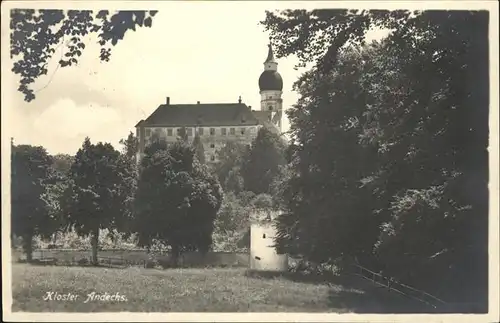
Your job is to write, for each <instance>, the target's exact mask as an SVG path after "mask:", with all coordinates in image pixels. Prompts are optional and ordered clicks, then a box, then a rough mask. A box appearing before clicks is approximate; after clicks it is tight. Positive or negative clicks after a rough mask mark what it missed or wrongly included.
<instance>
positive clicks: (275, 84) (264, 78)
mask: <svg viewBox="0 0 500 323" xmlns="http://www.w3.org/2000/svg"><path fill="white" fill-rule="evenodd" d="M259 88H260V90H261V91H266V90H274V91H281V90H283V79H282V78H281V75H280V73H278V72H276V71H271V70H268V71H264V72H262V74H261V75H260V77H259Z"/></svg>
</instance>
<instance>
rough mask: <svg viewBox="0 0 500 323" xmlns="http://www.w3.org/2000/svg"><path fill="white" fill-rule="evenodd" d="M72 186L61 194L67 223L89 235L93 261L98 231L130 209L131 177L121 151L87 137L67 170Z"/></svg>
mask: <svg viewBox="0 0 500 323" xmlns="http://www.w3.org/2000/svg"><path fill="white" fill-rule="evenodd" d="M70 178H71V184H72V185H71V186H70V187H69V188H68V190H67V191H66V193H65V196H64V197H63V205H64V206H63V207H64V209H65V213H66V214H67V215H68V222H69V224H70V225H71V226H72V227H73V228H74V229H75V231H76V232H77V234H78V235H80V236H90V237H91V245H92V263H93V264H94V265H96V264H97V263H98V258H97V251H98V248H99V246H98V244H99V232H100V230H101V229H109V230H110V231H109V232H112V231H111V230H113V229H115V228H119V227H120V226H121V224H122V222H123V221H124V220H125V219H126V216H127V215H128V213H129V208H128V207H127V206H128V205H129V204H130V203H128V202H127V201H128V199H129V198H130V197H129V191H128V189H127V188H128V183H127V182H126V180H128V179H129V178H130V173H129V170H128V168H127V165H126V164H125V163H124V162H123V159H122V158H120V153H119V152H118V151H116V150H115V149H114V148H113V147H112V146H111V145H110V144H107V143H106V144H103V143H97V144H92V143H91V142H90V139H89V138H86V139H85V141H84V143H83V145H82V147H81V148H80V149H79V150H78V152H77V153H76V156H75V161H74V163H73V165H72V166H71V170H70Z"/></svg>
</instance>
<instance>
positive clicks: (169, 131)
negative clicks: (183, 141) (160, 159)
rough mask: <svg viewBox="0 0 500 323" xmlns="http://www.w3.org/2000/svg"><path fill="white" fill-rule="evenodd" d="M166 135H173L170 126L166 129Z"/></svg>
mask: <svg viewBox="0 0 500 323" xmlns="http://www.w3.org/2000/svg"><path fill="white" fill-rule="evenodd" d="M167 136H170V137H171V136H173V131H172V128H168V129H167Z"/></svg>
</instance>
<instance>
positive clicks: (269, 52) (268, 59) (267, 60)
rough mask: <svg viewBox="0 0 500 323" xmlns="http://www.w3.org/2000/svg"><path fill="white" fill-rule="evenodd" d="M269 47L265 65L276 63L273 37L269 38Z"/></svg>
mask: <svg viewBox="0 0 500 323" xmlns="http://www.w3.org/2000/svg"><path fill="white" fill-rule="evenodd" d="M267 47H269V51H268V52H267V58H266V61H265V63H269V62H274V54H273V47H272V46H271V37H269V45H267Z"/></svg>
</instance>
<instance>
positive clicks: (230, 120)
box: [138, 103, 259, 127]
mask: <svg viewBox="0 0 500 323" xmlns="http://www.w3.org/2000/svg"><path fill="white" fill-rule="evenodd" d="M257 124H259V121H258V120H257V118H256V117H255V116H254V115H253V113H252V111H251V110H250V108H249V107H248V106H247V105H246V104H244V103H205V104H201V103H199V104H162V105H160V106H159V107H158V108H157V109H156V110H155V111H154V112H153V113H152V114H151V115H150V116H149V117H148V118H147V119H146V120H144V121H143V122H142V124H141V125H143V126H146V127H154V126H166V127H169V126H170V127H173V126H191V127H196V126H243V125H257ZM138 126H139V124H138Z"/></svg>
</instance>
